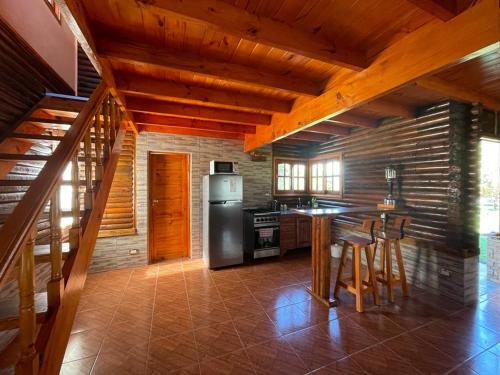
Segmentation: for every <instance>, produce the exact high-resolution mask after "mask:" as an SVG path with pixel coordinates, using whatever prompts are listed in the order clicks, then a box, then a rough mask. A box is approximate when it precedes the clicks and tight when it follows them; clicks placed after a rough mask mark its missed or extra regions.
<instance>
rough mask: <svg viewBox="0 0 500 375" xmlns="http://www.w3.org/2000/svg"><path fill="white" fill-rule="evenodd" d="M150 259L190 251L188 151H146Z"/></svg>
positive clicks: (187, 253) (159, 258) (155, 259)
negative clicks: (177, 152)
mask: <svg viewBox="0 0 500 375" xmlns="http://www.w3.org/2000/svg"><path fill="white" fill-rule="evenodd" d="M149 213H150V214H149V260H150V262H155V261H159V260H163V259H170V258H178V257H184V256H188V255H189V236H190V233H189V155H188V154H174V153H164V154H157V153H152V154H150V155H149Z"/></svg>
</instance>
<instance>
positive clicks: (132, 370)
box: [92, 342, 148, 375]
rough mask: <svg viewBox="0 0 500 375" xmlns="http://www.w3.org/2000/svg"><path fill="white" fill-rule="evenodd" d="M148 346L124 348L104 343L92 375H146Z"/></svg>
mask: <svg viewBox="0 0 500 375" xmlns="http://www.w3.org/2000/svg"><path fill="white" fill-rule="evenodd" d="M147 353H148V345H147V343H146V344H142V345H134V346H128V347H127V348H124V347H123V346H119V347H117V346H115V344H107V343H106V342H104V344H103V347H102V350H101V352H100V353H99V355H98V356H97V360H96V362H95V365H94V368H93V369H92V374H103V375H107V374H113V375H114V374H124V375H125V374H126V375H141V374H145V373H146V366H147V357H148V355H147Z"/></svg>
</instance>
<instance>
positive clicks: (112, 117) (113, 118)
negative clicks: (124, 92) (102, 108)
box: [109, 95, 116, 146]
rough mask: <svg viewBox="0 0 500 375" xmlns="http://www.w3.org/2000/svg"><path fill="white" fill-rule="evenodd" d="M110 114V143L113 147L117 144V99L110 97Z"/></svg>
mask: <svg viewBox="0 0 500 375" xmlns="http://www.w3.org/2000/svg"><path fill="white" fill-rule="evenodd" d="M109 113H110V126H109V142H110V143H111V146H113V144H114V143H115V139H116V108H115V98H113V97H112V96H111V95H110V96H109Z"/></svg>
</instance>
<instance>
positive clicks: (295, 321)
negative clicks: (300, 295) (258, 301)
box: [267, 305, 314, 334]
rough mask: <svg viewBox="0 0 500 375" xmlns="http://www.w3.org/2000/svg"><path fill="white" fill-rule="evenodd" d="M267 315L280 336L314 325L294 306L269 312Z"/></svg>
mask: <svg viewBox="0 0 500 375" xmlns="http://www.w3.org/2000/svg"><path fill="white" fill-rule="evenodd" d="M267 314H268V315H269V317H270V318H271V320H272V321H273V323H274V324H275V325H276V327H278V330H279V331H280V332H281V333H282V334H288V333H292V332H296V331H298V330H301V329H304V328H307V327H311V326H312V325H314V323H313V322H312V320H311V318H310V317H309V316H307V315H306V314H305V313H304V312H303V311H302V310H301V309H299V308H298V307H297V306H295V305H288V306H284V307H280V308H278V309H274V310H269V311H267Z"/></svg>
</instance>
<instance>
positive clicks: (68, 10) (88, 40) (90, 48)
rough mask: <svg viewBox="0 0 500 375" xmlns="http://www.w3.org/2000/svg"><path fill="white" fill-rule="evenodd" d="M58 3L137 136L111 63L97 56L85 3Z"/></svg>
mask: <svg viewBox="0 0 500 375" xmlns="http://www.w3.org/2000/svg"><path fill="white" fill-rule="evenodd" d="M56 3H57V5H58V6H59V9H61V15H62V17H63V18H64V20H65V21H66V23H67V24H68V26H69V28H70V30H71V31H72V32H73V35H74V36H75V38H76V39H77V40H78V43H80V45H81V46H82V49H83V50H84V51H85V53H86V54H87V57H88V58H89V60H90V62H91V63H92V65H93V66H94V68H95V70H96V71H97V73H98V74H99V75H100V76H101V77H102V79H103V81H104V82H105V83H106V84H107V85H108V87H109V88H110V91H111V94H112V95H113V96H114V97H115V99H116V101H117V102H118V105H119V107H120V108H121V109H122V110H123V112H124V113H125V118H126V121H127V123H128V124H129V127H130V129H132V131H133V132H135V133H136V134H137V133H138V130H137V126H136V125H135V124H134V122H133V119H132V118H131V117H130V116H129V113H128V112H127V110H126V108H127V103H126V101H125V97H124V96H123V95H122V94H121V93H120V92H118V90H117V89H116V83H115V77H114V75H113V70H112V69H111V65H110V63H109V61H107V60H106V59H103V58H101V57H100V56H98V55H97V49H96V44H95V39H94V37H93V35H92V32H91V30H90V26H89V25H90V24H89V21H88V19H87V15H86V13H85V10H84V6H83V3H82V2H81V1H77V0H56Z"/></svg>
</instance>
